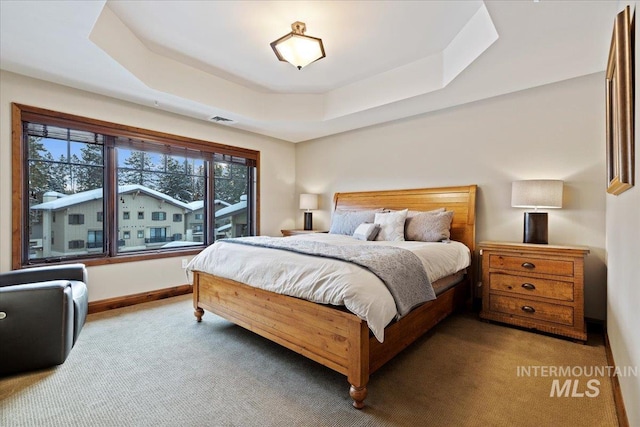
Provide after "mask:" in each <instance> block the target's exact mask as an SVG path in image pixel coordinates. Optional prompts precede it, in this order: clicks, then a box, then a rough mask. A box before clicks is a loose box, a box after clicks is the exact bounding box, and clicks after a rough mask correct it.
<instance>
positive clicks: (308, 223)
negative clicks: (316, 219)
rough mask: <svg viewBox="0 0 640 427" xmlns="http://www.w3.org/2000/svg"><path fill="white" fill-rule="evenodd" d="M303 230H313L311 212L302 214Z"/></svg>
mask: <svg viewBox="0 0 640 427" xmlns="http://www.w3.org/2000/svg"><path fill="white" fill-rule="evenodd" d="M304 229H305V230H312V229H313V219H312V216H311V212H305V213H304Z"/></svg>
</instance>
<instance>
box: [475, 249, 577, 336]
mask: <svg viewBox="0 0 640 427" xmlns="http://www.w3.org/2000/svg"><path fill="white" fill-rule="evenodd" d="M478 247H479V249H480V254H481V255H482V311H481V312H480V317H481V318H483V319H487V320H494V321H498V322H503V323H509V324H511V325H515V326H521V327H525V328H531V329H537V330H539V331H544V332H550V333H553V334H557V335H562V336H565V337H569V338H574V339H577V340H581V341H586V340H587V331H586V327H585V322H584V258H585V257H586V256H587V254H588V253H589V249H588V248H586V247H582V246H556V245H537V244H527V243H508V242H480V245H479V246H478Z"/></svg>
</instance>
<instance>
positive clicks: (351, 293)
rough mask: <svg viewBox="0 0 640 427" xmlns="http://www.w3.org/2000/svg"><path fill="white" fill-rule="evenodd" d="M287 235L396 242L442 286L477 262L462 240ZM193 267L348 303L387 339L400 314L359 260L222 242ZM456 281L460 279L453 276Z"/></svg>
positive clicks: (313, 297)
mask: <svg viewBox="0 0 640 427" xmlns="http://www.w3.org/2000/svg"><path fill="white" fill-rule="evenodd" d="M286 238H287V239H302V240H316V241H320V242H324V243H329V244H335V245H360V246H361V247H363V250H366V246H369V245H385V246H395V247H399V248H403V249H407V250H409V251H411V252H413V253H414V254H415V255H416V256H417V257H418V258H419V259H420V261H421V262H422V264H423V266H424V268H425V271H426V273H427V275H428V277H429V279H430V280H431V283H432V284H436V285H437V288H438V289H435V287H434V290H436V294H437V293H438V291H440V292H442V290H440V289H441V288H443V286H444V287H446V286H449V287H450V286H453V284H455V283H451V282H443V283H444V285H443V284H442V283H438V281H439V280H440V279H442V278H445V277H447V276H450V275H452V274H454V273H457V272H460V271H462V270H464V269H465V268H466V267H468V266H469V264H470V261H471V256H470V251H469V249H468V248H467V247H466V246H465V245H464V244H462V243H460V242H453V241H448V242H414V241H411V242H409V241H404V242H378V241H375V242H363V241H360V240H357V239H354V238H353V237H351V236H343V235H336V234H326V233H313V234H301V235H295V236H291V237H286ZM187 271H202V272H206V273H209V274H213V275H215V276H219V277H223V278H226V279H231V280H235V281H237V282H241V283H245V284H249V285H251V286H254V287H258V288H261V289H265V290H267V291H271V292H276V293H280V294H284V295H289V296H293V297H298V298H303V299H306V300H309V301H313V302H316V303H321V304H331V305H336V306H341V305H342V306H345V307H346V308H347V309H348V310H349V311H351V312H352V313H354V314H355V315H357V316H358V317H359V318H361V319H363V320H365V321H366V322H367V324H368V325H369V328H370V329H371V331H372V332H373V334H374V335H375V337H376V338H377V339H378V340H379V341H380V342H382V341H383V340H384V328H385V326H386V325H388V324H389V323H390V322H391V321H392V320H393V319H394V318H396V316H397V314H398V313H397V310H396V305H395V302H394V300H393V297H392V296H391V294H390V293H389V291H388V290H387V288H386V285H385V284H384V283H383V282H382V281H381V280H380V279H378V277H377V276H375V275H374V274H373V273H372V272H370V271H369V270H367V269H365V268H363V267H360V266H357V265H355V264H352V263H349V262H345V261H339V260H333V259H327V258H319V257H314V256H310V255H303V254H299V253H294V252H289V251H283V250H277V249H269V248H262V247H255V246H246V245H237V244H231V243H225V242H224V240H220V241H217V242H216V243H214V244H213V245H211V246H209V247H207V248H205V249H204V250H203V251H202V252H201V253H200V254H198V255H197V256H196V257H194V258H193V259H192V260H191V262H190V263H189V265H188V266H187ZM453 280H454V281H455V280H456V279H453Z"/></svg>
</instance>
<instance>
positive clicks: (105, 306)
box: [89, 284, 193, 314]
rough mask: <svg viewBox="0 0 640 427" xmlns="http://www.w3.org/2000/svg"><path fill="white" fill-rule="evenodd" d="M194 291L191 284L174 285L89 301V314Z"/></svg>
mask: <svg viewBox="0 0 640 427" xmlns="http://www.w3.org/2000/svg"><path fill="white" fill-rule="evenodd" d="M192 292H193V287H192V286H191V285H189V284H187V285H180V286H174V287H173V288H165V289H158V290H155V291H149V292H141V293H139V294H133V295H125V296H123V297H116V298H108V299H103V300H99V301H92V302H90V303H89V314H93V313H100V312H102V311H107V310H113V309H114V308H122V307H128V306H130V305H136V304H142V303H143V302H149V301H158V300H161V299H165V298H171V297H177V296H179V295H186V294H190V293H192Z"/></svg>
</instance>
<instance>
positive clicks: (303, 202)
mask: <svg viewBox="0 0 640 427" xmlns="http://www.w3.org/2000/svg"><path fill="white" fill-rule="evenodd" d="M300 209H305V210H308V211H310V210H315V209H318V195H317V194H301V195H300Z"/></svg>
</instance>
